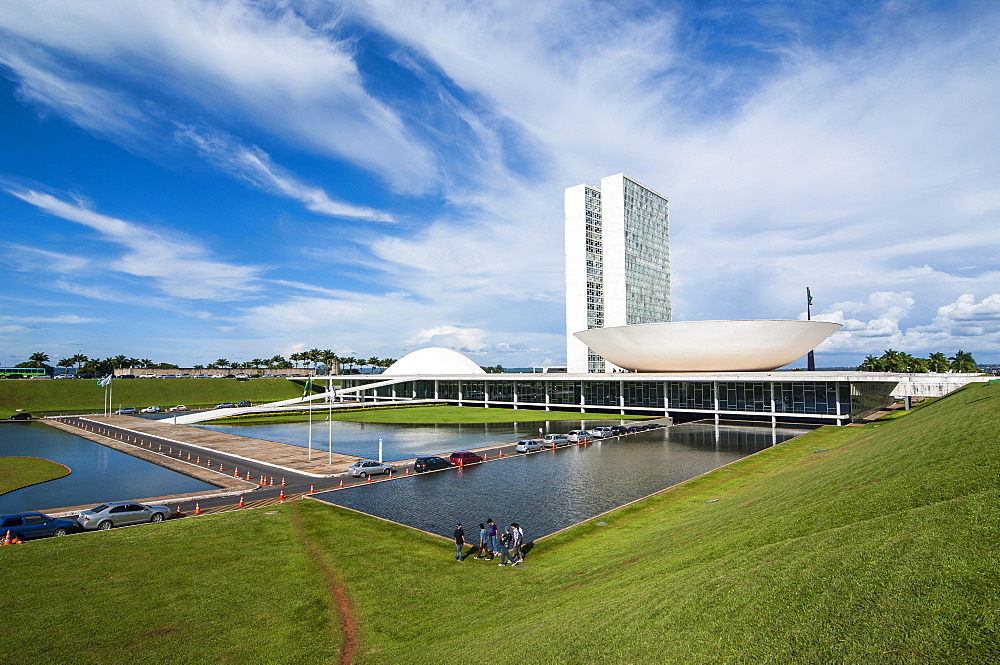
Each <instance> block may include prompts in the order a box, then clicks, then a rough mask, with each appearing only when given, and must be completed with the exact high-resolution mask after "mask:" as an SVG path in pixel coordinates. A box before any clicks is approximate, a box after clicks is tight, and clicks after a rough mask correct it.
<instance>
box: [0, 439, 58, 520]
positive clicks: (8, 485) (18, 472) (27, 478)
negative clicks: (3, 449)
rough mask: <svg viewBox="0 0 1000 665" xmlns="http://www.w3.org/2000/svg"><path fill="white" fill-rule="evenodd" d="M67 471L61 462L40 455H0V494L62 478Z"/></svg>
mask: <svg viewBox="0 0 1000 665" xmlns="http://www.w3.org/2000/svg"><path fill="white" fill-rule="evenodd" d="M69 473H70V470H69V469H67V468H66V467H65V466H63V465H62V464H58V463H56V462H53V461H51V460H47V459H42V458H40V457H0V494H4V493H6V492H12V491H14V490H16V489H21V488H22V487H27V486H28V485H37V484H38V483H44V482H45V481H47V480H55V479H56V478H62V477H63V476H66V475H69ZM0 535H3V534H0Z"/></svg>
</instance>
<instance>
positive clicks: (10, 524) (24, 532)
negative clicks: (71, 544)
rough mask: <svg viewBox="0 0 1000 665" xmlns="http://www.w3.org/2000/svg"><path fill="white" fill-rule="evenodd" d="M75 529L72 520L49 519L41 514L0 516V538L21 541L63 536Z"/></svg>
mask: <svg viewBox="0 0 1000 665" xmlns="http://www.w3.org/2000/svg"><path fill="white" fill-rule="evenodd" d="M74 528H75V525H74V524H73V520H70V519H63V518H61V517H49V516H48V515H45V514H43V513H10V514H8V515H0V537H3V536H6V535H7V532H8V531H10V537H11V538H13V537H15V536H17V537H18V538H20V539H21V540H28V539H29V538H44V537H46V536H65V535H66V534H67V533H69V532H70V531H72V530H73V529H74Z"/></svg>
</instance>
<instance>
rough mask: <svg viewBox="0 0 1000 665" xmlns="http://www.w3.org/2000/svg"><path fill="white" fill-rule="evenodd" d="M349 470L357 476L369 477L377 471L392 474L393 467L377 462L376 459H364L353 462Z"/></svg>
mask: <svg viewBox="0 0 1000 665" xmlns="http://www.w3.org/2000/svg"><path fill="white" fill-rule="evenodd" d="M347 472H348V473H349V474H351V475H352V476H354V477H355V478H358V477H360V478H367V477H368V476H374V475H375V474H377V473H384V474H390V473H392V467H391V466H389V465H388V464H383V463H382V462H376V461H375V460H370V459H363V460H358V461H357V462H355V463H354V464H352V465H351V466H350V468H348V469H347Z"/></svg>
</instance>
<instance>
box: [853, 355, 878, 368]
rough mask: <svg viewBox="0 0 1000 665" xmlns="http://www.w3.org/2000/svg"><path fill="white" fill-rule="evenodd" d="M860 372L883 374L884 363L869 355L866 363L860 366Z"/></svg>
mask: <svg viewBox="0 0 1000 665" xmlns="http://www.w3.org/2000/svg"><path fill="white" fill-rule="evenodd" d="M858 371H859V372H881V371H882V361H881V360H880V359H878V358H876V357H875V356H872V355H869V356H867V357H865V359H864V362H862V363H861V364H860V365H858Z"/></svg>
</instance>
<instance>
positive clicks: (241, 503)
mask: <svg viewBox="0 0 1000 665" xmlns="http://www.w3.org/2000/svg"><path fill="white" fill-rule="evenodd" d="M236 507H237V508H245V507H246V504H245V503H243V496H242V495H241V496H240V502H239V503H238V504H236Z"/></svg>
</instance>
